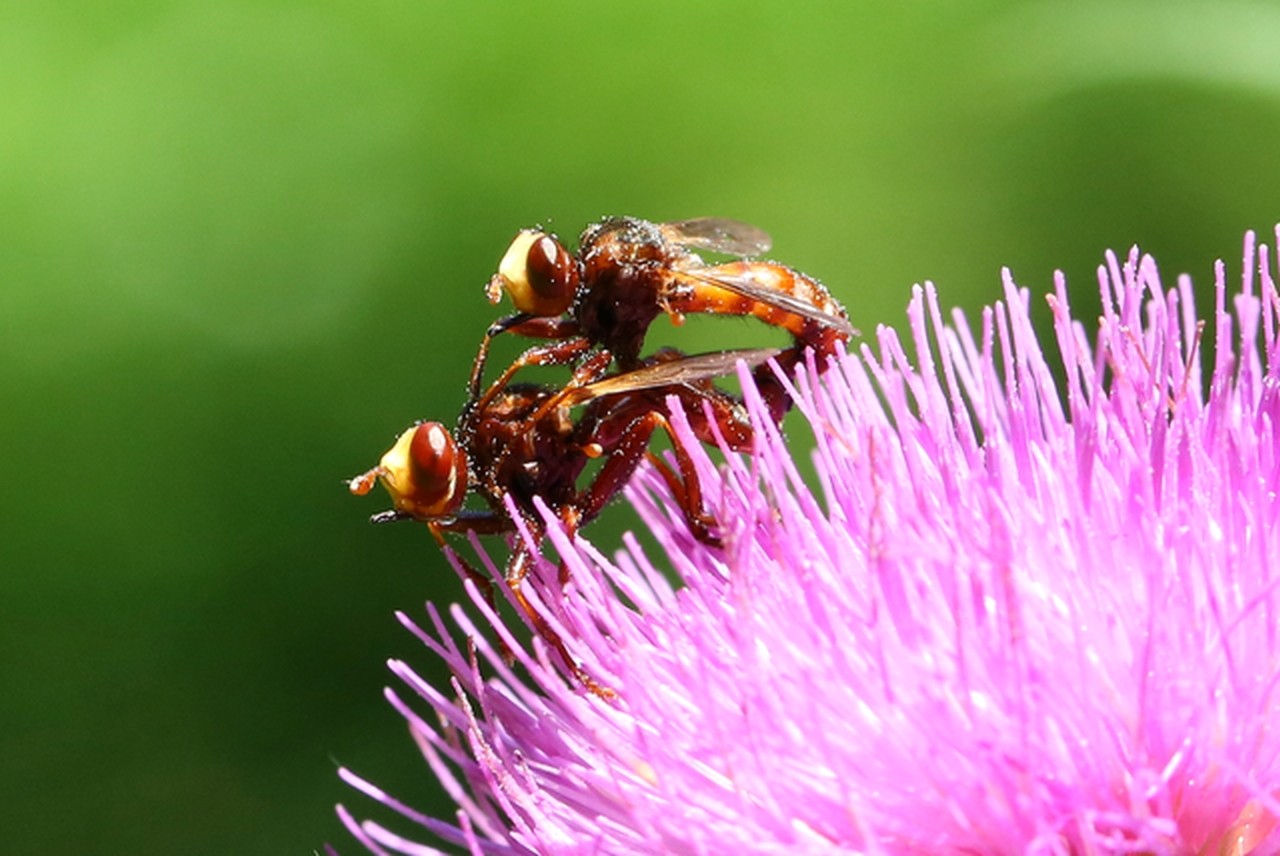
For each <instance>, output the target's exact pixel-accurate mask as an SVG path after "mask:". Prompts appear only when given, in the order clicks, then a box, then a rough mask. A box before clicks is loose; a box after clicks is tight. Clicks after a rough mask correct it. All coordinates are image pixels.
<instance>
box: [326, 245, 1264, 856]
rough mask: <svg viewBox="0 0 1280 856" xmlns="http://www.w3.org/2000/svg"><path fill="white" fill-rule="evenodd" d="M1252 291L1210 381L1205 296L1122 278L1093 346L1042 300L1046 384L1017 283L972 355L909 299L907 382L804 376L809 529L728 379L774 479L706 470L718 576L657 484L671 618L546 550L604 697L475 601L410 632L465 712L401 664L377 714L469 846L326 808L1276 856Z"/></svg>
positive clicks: (723, 835) (824, 839) (782, 844)
mask: <svg viewBox="0 0 1280 856" xmlns="http://www.w3.org/2000/svg"><path fill="white" fill-rule="evenodd" d="M1277 238H1278V240H1280V229H1278V230H1277ZM1244 258H1245V273H1244V275H1243V278H1242V279H1243V283H1242V287H1241V289H1240V291H1239V292H1238V293H1236V294H1235V295H1234V296H1233V297H1232V300H1231V301H1230V304H1228V300H1227V286H1226V280H1225V273H1224V268H1223V265H1222V264H1221V263H1219V264H1218V266H1217V291H1216V306H1215V307H1214V314H1213V316H1212V318H1211V319H1209V322H1208V332H1209V334H1210V336H1211V338H1212V341H1213V342H1214V343H1215V348H1214V354H1213V357H1212V365H1211V366H1209V368H1208V372H1207V383H1206V372H1205V371H1204V369H1203V368H1202V365H1203V363H1204V355H1205V353H1206V352H1207V351H1208V350H1209V349H1208V347H1207V346H1206V347H1204V348H1202V347H1201V341H1202V338H1204V337H1202V330H1203V329H1204V327H1203V325H1202V322H1200V321H1199V320H1198V317H1197V315H1196V311H1195V309H1194V307H1193V302H1192V290H1191V285H1190V282H1189V280H1188V279H1187V278H1186V277H1181V278H1179V280H1178V284H1177V287H1176V288H1173V289H1171V290H1168V291H1166V290H1165V288H1164V287H1163V285H1162V284H1161V282H1160V278H1159V274H1158V272H1157V270H1156V265H1155V262H1154V261H1153V260H1152V259H1151V258H1149V257H1142V256H1139V255H1138V253H1137V251H1136V250H1135V251H1133V252H1132V253H1131V254H1130V255H1129V257H1128V259H1127V260H1125V261H1123V262H1121V261H1120V260H1118V259H1117V258H1116V257H1115V256H1113V255H1110V254H1108V256H1107V261H1106V264H1105V265H1104V266H1102V267H1100V268H1099V282H1100V285H1101V294H1102V307H1103V312H1102V317H1101V319H1100V321H1099V323H1098V327H1097V329H1096V330H1094V331H1090V330H1087V329H1086V327H1085V326H1084V325H1083V324H1081V323H1079V322H1077V321H1075V320H1073V319H1072V317H1071V314H1070V311H1069V305H1068V299H1067V289H1066V284H1065V282H1064V280H1063V278H1062V276H1061V275H1059V276H1058V277H1057V279H1056V282H1055V288H1054V293H1053V294H1052V295H1050V296H1049V297H1048V301H1049V305H1050V308H1051V310H1052V314H1053V322H1054V323H1053V332H1054V336H1053V339H1054V342H1053V345H1054V346H1055V347H1056V352H1057V353H1056V355H1055V356H1053V357H1050V356H1048V355H1047V354H1046V351H1048V350H1049V348H1048V347H1047V343H1044V342H1042V341H1041V340H1040V338H1038V337H1037V335H1036V333H1035V332H1034V331H1033V329H1032V326H1031V323H1030V321H1029V317H1028V312H1029V309H1028V307H1029V304H1030V296H1029V294H1028V293H1027V292H1026V291H1025V290H1022V289H1019V288H1018V287H1017V286H1015V285H1014V282H1013V279H1012V277H1011V275H1010V274H1009V273H1008V272H1007V271H1006V272H1005V275H1004V300H1003V301H1002V302H999V303H997V304H996V305H995V306H994V307H991V308H989V309H987V310H985V311H984V312H983V315H982V322H981V326H980V329H979V330H978V331H974V330H973V329H972V328H971V327H970V325H969V323H968V322H967V321H966V319H965V318H964V316H963V315H962V314H961V313H959V312H954V313H952V315H951V319H950V323H949V324H948V323H947V322H946V321H944V318H943V315H942V312H941V310H940V308H939V303H938V299H937V296H936V294H935V292H934V289H933V287H932V286H930V285H926V286H925V287H923V288H917V289H916V290H915V292H914V294H913V297H912V300H911V304H910V307H909V309H908V321H909V326H910V331H911V336H910V339H911V340H912V342H913V344H914V352H915V354H914V360H913V359H912V357H911V356H909V355H908V353H907V347H906V346H905V345H904V343H903V341H902V340H901V339H900V338H899V336H898V334H897V333H896V332H895V331H894V330H892V329H888V328H881V329H880V330H879V331H878V332H877V337H876V338H877V342H876V344H877V346H878V347H876V348H873V347H871V346H864V347H862V348H861V350H860V353H859V354H857V355H850V356H847V357H844V358H842V359H841V360H839V361H837V363H836V364H835V365H833V366H831V367H830V369H829V370H828V371H827V372H825V373H824V374H822V375H821V376H819V375H818V374H817V372H816V371H815V370H814V367H813V366H812V365H810V366H809V367H808V370H807V371H804V372H801V374H800V375H799V376H798V378H797V379H796V390H795V397H796V402H797V407H798V409H799V410H800V411H801V413H803V415H804V417H805V418H806V419H807V420H808V422H809V424H810V425H811V426H812V428H813V432H814V434H815V435H816V438H817V451H816V453H815V458H816V465H817V466H816V468H817V473H818V479H819V482H820V488H821V490H820V493H821V497H822V498H821V499H819V498H817V497H815V496H814V495H813V493H811V491H810V489H809V488H808V487H806V486H805V484H804V483H803V482H802V480H801V478H800V476H799V475H798V473H797V470H796V467H795V465H794V464H793V461H792V459H791V457H790V455H789V452H788V450H787V447H786V445H785V443H784V440H783V438H782V437H781V436H780V435H779V433H778V432H777V431H776V430H773V429H771V427H770V425H769V420H768V418H767V416H766V415H765V414H764V412H763V410H762V408H761V406H760V402H759V400H758V398H756V397H754V396H753V395H752V391H751V389H750V383H749V381H750V379H749V378H744V385H745V386H746V387H747V395H748V399H749V402H750V404H751V407H752V408H753V410H754V415H755V417H756V424H757V430H758V432H759V442H758V447H757V448H756V450H755V451H754V453H753V454H752V455H751V456H750V457H747V458H740V457H735V456H729V459H728V463H727V464H726V465H724V466H723V467H722V468H720V469H717V468H716V467H715V466H714V465H713V464H712V462H711V461H710V459H708V458H707V457H706V456H705V455H701V456H700V457H699V466H700V469H701V474H702V481H703V485H704V490H705V492H706V494H707V497H708V502H709V503H710V506H711V508H712V509H713V511H714V513H715V514H716V516H717V517H718V519H719V520H720V521H722V523H723V525H724V526H725V528H726V532H725V538H724V540H725V547H724V549H723V550H714V549H710V548H707V547H705V546H703V545H701V544H699V543H698V542H696V541H694V540H693V539H692V538H691V537H690V536H689V535H688V533H687V531H686V529H685V526H684V524H683V522H682V518H681V515H680V514H679V512H678V511H675V510H673V509H672V508H671V507H670V503H669V497H668V495H667V494H666V492H665V489H664V486H663V483H662V481H661V479H659V478H657V477H655V476H654V474H653V473H652V472H648V473H643V474H642V475H641V476H639V477H638V478H637V480H636V481H635V482H634V483H633V485H632V487H631V488H630V490H629V498H630V500H631V501H632V502H633V503H634V504H635V506H636V507H637V508H638V509H639V511H640V514H641V516H642V517H643V519H644V522H645V524H646V525H647V526H648V527H649V529H650V530H651V531H652V532H653V533H654V535H655V536H656V537H657V539H658V541H659V542H660V544H661V546H662V548H663V551H664V552H665V554H666V555H665V562H666V563H667V564H668V565H669V566H670V567H672V568H674V570H675V572H676V573H677V574H678V575H679V577H680V579H681V580H682V582H683V586H682V587H681V588H679V589H678V590H677V589H675V588H673V587H672V586H671V585H670V584H669V583H668V582H667V579H666V577H665V576H664V574H663V573H662V572H661V571H659V570H658V569H657V568H656V567H655V566H654V564H652V563H651V562H650V560H649V559H648V558H647V557H646V555H645V554H644V553H643V552H642V551H641V549H640V547H639V546H638V544H637V543H635V542H634V540H631V541H628V543H627V545H626V549H625V550H624V551H623V552H621V553H620V554H619V555H618V556H617V557H616V559H614V560H609V559H608V558H606V557H605V556H603V555H601V554H600V553H599V552H598V551H596V550H595V549H594V548H593V547H592V546H591V545H590V544H589V543H588V542H586V541H583V540H579V541H576V542H573V543H570V542H569V540H568V539H567V538H565V537H564V535H563V534H562V533H559V532H558V531H557V530H555V529H554V528H553V529H552V530H551V536H552V538H553V540H554V543H555V547H556V549H557V551H558V552H559V553H560V554H561V556H563V557H564V560H565V561H566V562H567V564H568V566H569V568H570V570H571V572H572V580H571V582H570V584H569V585H568V586H567V587H566V588H565V590H564V593H563V597H562V598H560V597H557V598H556V602H555V604H554V606H552V607H550V608H546V607H544V608H545V609H546V611H547V613H548V614H549V615H551V616H553V618H552V620H553V621H554V623H555V624H556V626H557V628H558V629H559V631H560V632H561V634H562V636H563V637H564V639H565V640H566V643H567V644H568V646H569V648H570V649H571V650H572V652H573V654H574V656H575V657H577V658H579V659H580V662H581V663H582V665H583V667H584V668H585V669H586V670H587V671H589V672H590V673H591V674H592V675H594V676H595V677H596V678H597V679H598V680H599V681H601V682H602V683H603V684H606V685H607V686H609V687H611V688H613V689H614V690H615V691H616V693H617V697H616V698H615V699H612V700H608V699H605V698H602V697H600V696H598V695H593V694H591V693H588V692H585V691H584V690H583V688H582V687H581V685H580V684H579V683H578V682H576V681H574V680H573V679H572V678H571V677H569V675H568V674H567V670H566V669H565V668H563V666H562V665H561V664H558V663H556V662H553V660H552V658H551V657H550V656H549V655H548V654H547V652H546V651H545V650H544V647H543V646H541V645H540V644H539V643H537V642H535V643H534V644H533V646H532V648H531V649H522V648H521V646H520V645H519V644H518V643H517V641H516V639H515V637H514V636H513V635H512V634H511V633H510V631H509V630H508V629H507V628H506V627H505V626H504V625H503V623H502V621H501V620H500V619H499V618H498V617H497V616H495V614H494V613H493V612H492V611H491V610H490V609H489V608H488V607H487V606H486V605H485V603H484V601H483V599H482V598H480V597H479V596H478V595H477V594H476V593H475V590H474V588H473V587H470V588H469V591H470V594H471V598H472V601H473V603H472V609H471V610H470V611H467V610H464V609H462V608H461V607H459V606H454V607H453V608H452V609H450V610H449V620H448V621H446V619H445V617H444V616H443V615H442V614H441V613H440V612H439V611H438V610H437V609H436V608H435V607H434V606H431V605H428V607H427V609H428V616H429V626H428V627H427V628H426V629H421V628H419V627H418V626H417V625H416V624H415V623H414V622H413V621H411V620H410V619H409V618H408V617H406V616H403V615H402V616H401V620H402V621H403V622H404V624H405V625H406V626H407V627H408V628H409V629H410V630H411V631H412V632H413V633H415V634H417V635H418V637H419V638H420V639H421V640H422V642H423V644H424V645H426V646H427V647H428V648H430V649H431V650H432V651H434V652H435V653H436V654H437V655H438V656H440V657H441V658H443V659H444V661H445V662H446V663H447V664H448V666H449V668H450V669H451V670H452V672H453V681H452V687H451V690H450V691H449V692H442V691H441V690H439V689H436V688H434V687H431V686H428V685H426V684H425V683H424V682H423V681H422V680H420V679H419V678H418V677H417V676H416V675H415V674H414V672H413V671H412V670H411V669H410V667H409V666H407V665H406V664H405V663H403V662H399V661H395V662H392V663H391V669H392V671H393V672H395V673H396V675H397V676H398V677H399V678H400V679H401V680H402V681H403V682H404V683H405V685H406V686H407V687H408V688H409V689H410V690H411V691H412V693H413V694H414V695H417V696H419V697H420V700H421V701H422V702H425V706H424V705H421V704H420V703H419V705H418V707H414V706H411V705H410V704H409V703H408V702H407V701H405V700H404V699H402V698H401V697H400V695H399V694H397V693H396V692H394V691H388V697H389V699H390V700H391V703H392V704H393V705H394V706H395V707H396V708H397V709H398V710H399V711H400V712H401V713H402V714H403V715H404V717H405V719H406V720H407V721H408V723H409V725H410V728H411V732H412V734H413V735H414V737H415V739H416V740H417V743H418V746H419V748H420V749H421V751H422V753H423V755H424V756H425V758H426V761H427V763H428V764H429V765H430V767H431V768H432V771H433V772H434V773H435V775H436V776H437V777H438V778H439V780H440V781H441V782H442V783H443V785H444V787H445V788H446V789H447V790H448V791H449V793H450V794H451V795H452V797H453V798H454V799H455V800H456V801H457V804H458V811H457V814H456V816H455V817H454V818H452V819H448V820H445V819H433V818H428V817H424V816H422V815H420V814H418V813H416V812H414V811H413V810H412V809H410V808H408V807H407V806H404V805H401V804H400V803H398V802H397V801H396V800H394V798H392V797H391V796H389V795H387V794H385V793H383V792H382V791H380V790H379V789H377V788H376V787H375V786H373V785H372V784H370V783H368V782H366V781H365V780H363V779H361V778H359V777H357V776H355V775H354V774H352V773H350V772H349V771H346V770H343V771H342V772H341V775H342V776H343V777H344V778H345V779H346V780H347V781H348V782H350V783H351V784H353V785H354V786H355V787H356V788H357V789H359V790H360V791H362V792H363V793H365V794H367V795H369V796H371V797H372V798H373V799H375V800H377V801H378V802H380V803H383V804H384V805H386V806H389V807H390V808H392V809H394V810H395V811H396V812H398V813H400V814H402V815H404V817H405V818H408V819H409V820H410V821H413V822H414V823H415V824H417V825H419V826H420V827H421V828H420V829H419V830H418V833H417V837H423V835H424V833H425V834H426V835H427V836H429V837H432V838H433V839H438V840H439V841H441V842H445V843H450V844H453V845H456V846H460V847H463V848H465V849H466V851H467V852H470V853H540V854H558V853H573V854H579V853H602V854H603V853H618V854H622V853H628V854H630V853H689V854H721V853H726V854H736V853H788V854H789V853H880V854H922V853H963V854H1012V853H1046V854H1049V853H1052V854H1103V853H1171V854H1183V853H1185V854H1219V853H1221V854H1246V853H1250V854H1271V853H1277V852H1280V828H1278V827H1277V819H1280V701H1278V698H1277V680H1278V678H1280V527H1277V514H1278V513H1280V498H1278V494H1277V491H1278V490H1280V338H1278V333H1277V329H1278V325H1280V295H1278V294H1277V290H1276V284H1275V281H1274V280H1273V278H1272V273H1271V270H1270V263H1269V260H1268V252H1267V249H1266V247H1265V246H1264V247H1262V248H1260V249H1259V250H1258V251H1257V252H1256V253H1255V245H1254V238H1253V235H1252V234H1250V235H1249V236H1248V237H1247V238H1246V242H1245V253H1244ZM1255 266H1256V267H1255ZM1255 270H1256V271H1257V272H1258V273H1259V275H1260V276H1259V279H1260V288H1258V287H1255V273H1254V272H1255ZM1228 306H1230V311H1229V309H1228ZM1056 378H1062V379H1061V380H1059V379H1056ZM686 427H687V426H686ZM685 436H686V441H687V445H688V446H689V448H691V449H695V448H697V443H696V441H694V440H693V439H692V437H691V436H690V435H688V434H687V430H686V435H685ZM1272 562H1275V563H1276V564H1274V565H1273V564H1272ZM543 570H544V572H545V573H547V574H548V576H547V578H546V579H547V585H545V586H543V587H542V588H541V590H542V591H555V590H556V589H555V588H554V587H552V586H553V585H554V579H555V569H554V568H544V569H543ZM531 588H536V587H531ZM477 613H478V614H479V616H480V619H479V620H478V621H477V620H475V619H473V618H472V615H473V614H477ZM450 622H451V623H452V625H453V626H454V627H455V628H457V629H458V630H460V631H461V634H462V635H463V636H464V637H465V639H466V641H465V642H462V641H459V639H458V638H457V637H456V636H455V635H454V633H453V632H451V630H450V626H449V624H450ZM495 640H501V642H502V644H504V645H506V646H507V647H508V648H510V649H511V650H513V651H515V652H516V656H517V659H518V666H517V667H516V668H511V667H508V666H507V665H506V664H505V663H504V660H503V657H502V650H501V647H500V645H499V644H498V643H497V641H495ZM420 707H429V708H431V709H432V711H433V712H434V716H435V721H429V720H428V719H427V718H426V717H425V716H424V714H423V713H420V712H418V708H420ZM339 812H340V814H341V816H342V818H343V820H344V821H345V823H346V824H347V826H348V827H349V828H350V830H351V831H352V833H353V834H354V835H355V836H356V837H357V838H358V839H359V840H360V841H361V842H362V843H363V844H364V845H365V846H366V847H368V849H369V850H371V851H373V852H375V853H388V852H391V853H412V854H421V853H435V852H438V851H436V850H434V849H432V848H431V847H428V846H425V845H422V844H418V843H413V842H412V841H410V840H408V839H405V838H401V837H400V836H398V835H396V834H395V833H392V832H391V831H389V830H388V829H386V828H385V827H383V826H381V825H379V824H377V823H374V822H372V821H366V822H363V823H360V822H357V821H356V820H355V819H354V818H353V817H352V816H351V814H350V813H349V812H347V811H346V810H345V809H343V808H341V807H340V808H339Z"/></svg>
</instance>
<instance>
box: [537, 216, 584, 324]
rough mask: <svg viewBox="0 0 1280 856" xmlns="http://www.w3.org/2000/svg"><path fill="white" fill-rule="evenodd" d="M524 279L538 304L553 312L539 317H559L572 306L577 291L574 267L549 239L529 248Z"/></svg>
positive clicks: (543, 237)
mask: <svg viewBox="0 0 1280 856" xmlns="http://www.w3.org/2000/svg"><path fill="white" fill-rule="evenodd" d="M525 275H526V276H527V277H528V281H529V287H530V288H531V289H533V292H534V293H535V294H536V295H537V296H538V300H539V302H540V304H541V305H542V306H544V307H545V308H547V309H554V310H555V311H554V312H552V311H547V312H542V313H539V314H543V315H559V314H560V313H561V312H564V311H565V310H567V309H568V308H569V305H570V304H571V303H573V296H574V294H575V293H576V292H577V290H578V263H577V262H576V261H574V259H573V256H571V255H570V254H569V251H568V250H566V249H565V248H564V247H562V246H561V245H560V242H559V241H557V240H556V239H555V238H553V237H551V236H550V235H543V236H541V237H540V238H538V239H537V240H535V241H534V242H533V244H532V245H531V246H530V247H529V254H528V255H527V256H526V257H525Z"/></svg>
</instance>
